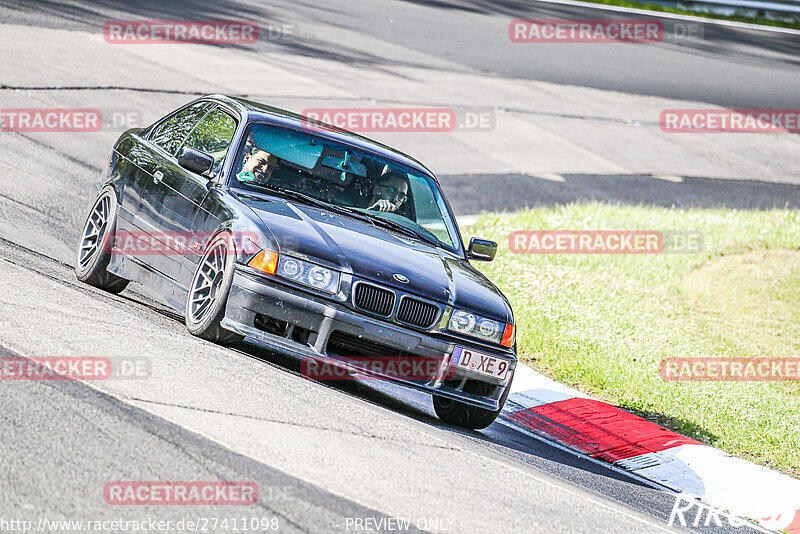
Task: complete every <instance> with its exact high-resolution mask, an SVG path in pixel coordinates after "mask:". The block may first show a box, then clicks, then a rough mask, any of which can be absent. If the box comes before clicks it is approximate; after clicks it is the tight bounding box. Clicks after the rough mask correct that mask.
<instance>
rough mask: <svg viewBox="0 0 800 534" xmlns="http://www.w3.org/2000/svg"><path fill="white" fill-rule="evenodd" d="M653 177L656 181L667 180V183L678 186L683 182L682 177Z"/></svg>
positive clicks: (654, 175) (653, 175) (671, 175)
mask: <svg viewBox="0 0 800 534" xmlns="http://www.w3.org/2000/svg"><path fill="white" fill-rule="evenodd" d="M651 176H652V177H653V178H655V179H656V180H665V181H667V182H675V183H676V184H680V183H682V182H683V178H682V177H680V176H675V175H674V174H652V175H651Z"/></svg>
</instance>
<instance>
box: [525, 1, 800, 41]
mask: <svg viewBox="0 0 800 534" xmlns="http://www.w3.org/2000/svg"><path fill="white" fill-rule="evenodd" d="M535 1H536V2H542V3H545V4H563V5H566V6H576V7H588V8H592V9H599V10H603V11H617V12H619V13H636V14H639V15H648V16H650V17H656V18H661V19H674V20H688V21H691V22H699V23H703V24H713V25H715V26H727V27H730V28H741V29H744V30H758V31H765V32H772V33H786V34H789V35H800V30H794V29H792V28H780V27H778V26H762V25H760V24H751V23H749V22H737V21H734V20H719V19H710V18H706V17H694V16H691V15H679V14H678V13H665V12H662V11H650V10H647V9H638V8H634V7H622V6H607V5H604V4H595V3H592V2H580V1H577V0H535Z"/></svg>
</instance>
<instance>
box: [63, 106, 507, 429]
mask: <svg viewBox="0 0 800 534" xmlns="http://www.w3.org/2000/svg"><path fill="white" fill-rule="evenodd" d="M97 188H98V189H99V194H98V196H97V198H96V200H95V201H94V203H93V204H92V207H91V209H90V210H89V215H88V216H87V219H86V224H85V225H84V227H83V231H82V233H81V236H80V241H79V246H78V251H77V258H76V264H75V272H76V275H77V278H78V279H79V280H81V281H82V282H85V283H88V284H90V285H93V286H95V287H98V288H101V289H103V290H106V291H109V292H112V293H118V292H120V291H122V290H123V289H125V287H126V286H127V285H128V283H129V282H130V281H134V282H137V283H140V284H143V285H144V286H146V287H148V288H150V289H151V290H152V291H153V292H154V293H155V294H156V295H158V297H159V298H160V299H161V300H163V301H164V303H165V304H166V305H167V306H169V307H171V308H173V309H174V310H176V311H178V312H179V313H181V314H183V316H184V317H185V323H186V327H187V329H188V330H189V332H191V333H192V334H194V335H196V336H199V337H201V338H204V339H206V340H210V341H213V342H215V343H220V344H235V343H238V342H241V341H242V340H244V339H245V338H247V339H248V340H249V341H251V342H254V343H258V344H263V345H265V346H267V347H269V348H271V349H273V350H276V351H281V352H285V353H289V354H291V355H294V356H296V357H299V358H300V359H301V362H302V363H303V366H304V367H303V368H304V369H305V370H307V371H309V373H308V376H312V374H313V373H311V371H314V372H319V371H320V370H325V369H326V368H327V371H326V372H327V373H328V374H327V375H326V374H325V373H322V374H317V375H314V376H312V377H321V378H320V379H322V380H327V379H334V378H333V377H334V376H338V375H336V374H335V372H333V371H331V370H332V369H335V370H337V371H341V370H344V371H345V372H346V374H347V376H350V377H362V378H363V377H374V378H378V379H382V380H390V381H393V382H395V383H399V384H402V385H404V386H407V387H410V388H414V389H416V390H420V391H423V392H426V393H428V394H430V395H431V396H432V397H433V407H434V410H435V412H436V414H437V415H438V416H439V418H440V419H442V420H443V421H446V422H448V423H451V424H454V425H458V426H462V427H467V428H472V429H481V428H485V427H487V426H488V425H490V424H491V423H492V422H493V421H494V420H495V418H496V417H497V416H498V415H499V413H500V411H501V410H502V408H503V405H504V403H505V401H506V399H507V397H508V394H509V390H510V385H511V381H512V378H513V375H514V370H515V368H516V364H517V355H516V350H517V348H516V332H515V324H514V317H513V311H512V309H511V306H510V304H509V302H508V299H507V298H506V297H505V296H504V295H503V294H502V292H501V291H500V290H499V289H498V288H497V287H496V286H495V285H494V284H493V283H492V282H490V281H489V280H488V279H487V278H486V277H485V276H484V275H483V274H482V273H481V272H480V271H478V270H477V269H475V268H474V267H473V266H472V265H471V263H470V261H491V260H493V259H494V257H495V255H496V251H497V244H496V243H494V242H492V241H488V240H481V239H476V238H473V239H471V240H470V243H469V246H468V247H465V246H464V243H463V241H462V237H461V234H460V231H459V229H458V226H457V224H456V222H455V218H454V216H453V212H452V209H451V208H450V205H449V204H448V202H447V200H446V199H445V196H444V194H443V193H442V190H441V188H440V186H439V183H438V181H437V179H436V177H435V176H434V175H433V173H432V172H431V171H430V170H428V169H427V168H426V167H425V166H423V165H422V164H421V163H419V162H418V161H416V160H415V159H413V158H411V157H409V156H407V155H405V154H402V153H401V152H399V151H396V150H394V149H391V148H389V147H387V146H385V145H382V144H380V143H378V142H376V141H373V140H370V139H367V138H365V137H362V136H360V135H357V134H355V133H352V132H348V131H345V130H342V129H339V128H336V127H334V126H330V125H326V124H322V123H319V122H314V121H311V120H310V119H308V118H306V117H303V116H301V115H297V114H293V113H291V112H288V111H284V110H281V109H278V108H274V107H271V106H266V105H263V104H258V103H255V102H250V101H247V100H243V99H238V98H232V97H228V96H224V95H210V96H206V97H202V98H199V99H197V100H194V101H192V102H190V103H188V104H186V105H185V106H183V107H181V108H180V109H177V110H175V111H174V112H172V113H170V114H169V115H167V116H165V117H164V118H162V119H160V120H158V121H157V122H155V123H154V124H152V125H151V126H149V127H146V128H140V129H131V130H128V131H126V132H124V133H123V134H122V135H121V136H120V137H119V139H118V140H117V142H116V143H115V144H114V147H113V150H112V151H111V153H110V155H109V158H108V162H107V164H106V166H105V168H104V170H103V174H102V178H101V182H100V183H99V184H98V185H97ZM326 366H327V367H326ZM326 377H327V378H326Z"/></svg>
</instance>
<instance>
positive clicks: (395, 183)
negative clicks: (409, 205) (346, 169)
mask: <svg viewBox="0 0 800 534" xmlns="http://www.w3.org/2000/svg"><path fill="white" fill-rule="evenodd" d="M407 199H408V180H407V179H406V176H405V174H404V173H401V172H398V171H389V172H387V173H385V174H384V175H383V176H381V177H380V178H379V179H378V181H377V183H376V184H375V185H374V186H373V187H372V198H371V199H370V200H369V203H368V206H369V207H368V208H367V209H368V210H377V211H384V212H390V213H391V212H395V211H397V210H398V209H400V206H402V205H403V203H404V202H405V201H406V200H407Z"/></svg>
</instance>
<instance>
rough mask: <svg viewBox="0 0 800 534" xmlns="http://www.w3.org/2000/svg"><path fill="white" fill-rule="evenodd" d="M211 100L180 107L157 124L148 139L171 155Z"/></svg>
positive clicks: (207, 107)
mask: <svg viewBox="0 0 800 534" xmlns="http://www.w3.org/2000/svg"><path fill="white" fill-rule="evenodd" d="M213 105H214V104H212V103H211V102H198V103H197V104H195V105H193V106H189V107H188V108H186V109H182V110H181V111H179V112H178V113H176V114H175V115H173V116H172V117H170V118H168V119H167V120H165V121H164V122H162V123H161V124H159V125H158V126H157V127H156V129H155V130H154V131H153V135H151V136H150V140H151V141H152V142H153V143H155V144H157V145H158V146H160V147H161V148H163V149H164V150H165V151H167V152H168V153H169V154H172V155H173V156H174V155H175V154H176V153H177V152H178V147H179V146H181V143H182V142H183V140H184V139H185V138H186V134H188V133H189V132H190V131H192V128H193V127H194V125H195V124H197V121H198V120H200V118H201V117H202V116H203V115H205V114H206V113H207V112H208V110H209V109H211V106H213Z"/></svg>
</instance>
